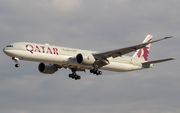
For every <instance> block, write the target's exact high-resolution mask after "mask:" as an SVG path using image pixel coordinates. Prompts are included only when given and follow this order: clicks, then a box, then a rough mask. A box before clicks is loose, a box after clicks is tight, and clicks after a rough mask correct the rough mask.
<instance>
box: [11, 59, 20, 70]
mask: <svg viewBox="0 0 180 113" xmlns="http://www.w3.org/2000/svg"><path fill="white" fill-rule="evenodd" d="M12 60H14V61H15V62H16V63H17V64H15V67H16V68H18V67H19V66H20V64H19V63H18V61H19V58H17V57H13V58H12Z"/></svg>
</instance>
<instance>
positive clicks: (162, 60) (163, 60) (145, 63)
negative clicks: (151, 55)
mask: <svg viewBox="0 0 180 113" xmlns="http://www.w3.org/2000/svg"><path fill="white" fill-rule="evenodd" d="M169 60H175V58H167V59H161V60H154V61H149V62H144V63H142V64H144V65H148V64H155V63H161V62H165V61H169Z"/></svg>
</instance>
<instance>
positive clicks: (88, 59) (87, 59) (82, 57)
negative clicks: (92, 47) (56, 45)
mask: <svg viewBox="0 0 180 113" xmlns="http://www.w3.org/2000/svg"><path fill="white" fill-rule="evenodd" d="M76 62H77V63H78V64H84V65H92V64H94V62H95V58H94V56H93V55H92V54H88V53H79V54H78V55H77V56H76Z"/></svg>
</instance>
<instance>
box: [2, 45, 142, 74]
mask: <svg viewBox="0 0 180 113" xmlns="http://www.w3.org/2000/svg"><path fill="white" fill-rule="evenodd" d="M12 45H13V47H6V48H5V49H4V52H5V53H6V54H7V55H8V56H10V57H16V58H18V59H20V60H27V61H35V62H43V63H50V64H58V65H60V66H61V67H64V68H80V69H93V66H92V65H82V64H78V63H77V62H76V61H72V60H70V58H75V57H76V55H77V54H78V53H97V52H96V51H87V50H80V49H74V48H66V47H59V46H51V45H42V44H36V43H28V42H21V43H14V44H12ZM108 61H109V64H108V65H105V66H103V67H101V68H100V69H102V70H108V71H116V72H125V71H133V70H139V69H143V68H144V67H143V66H142V63H143V61H142V60H140V59H138V58H135V57H127V56H121V57H117V58H108Z"/></svg>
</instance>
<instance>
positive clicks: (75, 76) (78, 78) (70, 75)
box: [69, 69, 81, 80]
mask: <svg viewBox="0 0 180 113" xmlns="http://www.w3.org/2000/svg"><path fill="white" fill-rule="evenodd" d="M71 71H72V74H69V78H72V79H75V80H80V79H81V76H79V75H77V74H76V71H77V69H71Z"/></svg>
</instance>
